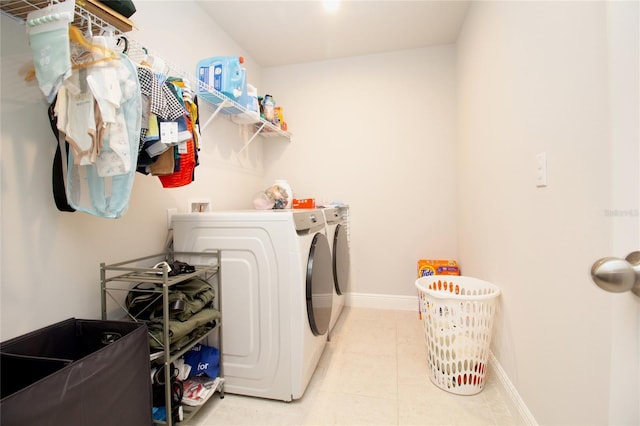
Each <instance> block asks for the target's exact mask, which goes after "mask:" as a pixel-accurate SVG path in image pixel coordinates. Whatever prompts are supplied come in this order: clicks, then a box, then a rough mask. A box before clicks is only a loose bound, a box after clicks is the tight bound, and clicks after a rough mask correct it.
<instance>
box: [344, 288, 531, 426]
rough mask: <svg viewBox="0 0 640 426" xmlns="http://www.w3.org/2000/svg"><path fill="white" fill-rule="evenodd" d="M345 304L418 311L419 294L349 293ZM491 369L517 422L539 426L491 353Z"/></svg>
mask: <svg viewBox="0 0 640 426" xmlns="http://www.w3.org/2000/svg"><path fill="white" fill-rule="evenodd" d="M345 305H346V306H353V307H355V308H370V309H393V310H398V311H416V312H417V311H418V296H396V295H391V294H370V293H347V294H346V295H345ZM489 364H490V365H491V371H492V372H494V373H495V375H496V376H497V378H498V381H499V382H500V388H501V393H502V395H503V397H504V400H505V401H506V402H507V404H508V405H509V407H508V408H509V411H510V412H511V414H512V415H513V416H514V417H517V420H518V421H517V422H516V424H521V425H527V426H538V423H537V422H536V419H535V418H534V417H533V415H532V414H531V412H530V411H529V409H528V408H527V406H526V404H525V403H524V401H523V400H522V398H521V397H520V394H519V393H518V391H517V390H516V388H515V386H513V383H511V380H509V376H507V373H506V371H504V369H503V368H502V366H501V365H500V363H499V362H498V359H497V358H496V357H495V355H493V353H489Z"/></svg>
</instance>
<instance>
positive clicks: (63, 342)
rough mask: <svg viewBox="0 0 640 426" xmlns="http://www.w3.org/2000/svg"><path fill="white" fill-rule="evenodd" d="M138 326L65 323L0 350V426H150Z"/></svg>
mask: <svg viewBox="0 0 640 426" xmlns="http://www.w3.org/2000/svg"><path fill="white" fill-rule="evenodd" d="M150 374H151V373H150V367H149V340H148V336H147V327H146V325H145V324H141V323H135V322H126V321H100V320H81V319H75V318H70V319H68V320H65V321H62V322H59V323H56V324H53V325H50V326H47V327H44V328H41V329H39V330H36V331H33V332H31V333H28V334H25V335H22V336H19V337H15V338H13V339H11V340H8V341H6V342H3V343H0V381H1V383H0V392H1V399H0V424H1V425H2V426H34V425H38V426H89V425H91V426H102V425H104V426H113V425H118V426H144V425H151V424H152V423H153V421H152V411H151V410H152V403H151V381H150Z"/></svg>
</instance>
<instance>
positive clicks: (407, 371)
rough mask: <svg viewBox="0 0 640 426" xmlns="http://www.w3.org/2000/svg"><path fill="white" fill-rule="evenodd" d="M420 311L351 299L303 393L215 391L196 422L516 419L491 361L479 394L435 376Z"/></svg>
mask: <svg viewBox="0 0 640 426" xmlns="http://www.w3.org/2000/svg"><path fill="white" fill-rule="evenodd" d="M427 374H428V370H427V363H426V346H425V342H424V337H423V333H422V323H421V322H420V321H419V320H418V318H417V313H416V312H410V311H392V310H378V309H364V308H350V307H345V308H344V310H343V312H342V315H341V316H340V319H339V320H338V322H337V323H336V325H335V327H334V329H333V332H332V336H331V341H330V342H328V344H327V346H326V348H325V350H324V353H323V355H322V358H321V359H320V362H319V364H318V368H317V369H316V372H315V374H314V376H313V377H312V379H311V382H310V383H309V386H308V387H307V390H306V392H305V394H304V396H303V397H302V399H300V400H297V401H293V402H290V403H286V402H282V401H272V400H266V399H260V398H252V397H245V396H239V395H232V394H229V393H227V394H225V398H224V399H219V398H218V396H217V395H216V396H214V397H213V398H212V399H211V400H210V401H209V402H208V403H207V405H206V406H204V407H203V408H202V409H201V410H200V412H199V413H198V414H197V415H196V416H195V417H194V419H193V420H192V422H191V424H192V425H194V426H214V425H261V426H262V425H513V424H516V423H517V421H516V418H515V417H514V416H512V415H511V413H510V412H509V409H508V405H507V403H506V401H505V399H504V398H503V396H502V394H501V392H500V388H499V383H498V379H497V378H495V377H494V376H492V374H491V369H489V370H488V372H487V376H486V385H485V387H484V389H483V390H482V391H481V392H480V393H478V394H476V395H471V396H461V395H455V394H452V393H449V392H445V391H443V390H441V389H440V388H438V387H436V386H435V385H434V384H432V383H431V381H430V380H429V378H428V376H427Z"/></svg>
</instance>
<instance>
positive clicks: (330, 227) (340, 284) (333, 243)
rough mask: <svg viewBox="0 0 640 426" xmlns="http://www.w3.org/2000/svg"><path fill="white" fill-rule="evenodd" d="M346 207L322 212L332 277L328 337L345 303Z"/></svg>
mask: <svg viewBox="0 0 640 426" xmlns="http://www.w3.org/2000/svg"><path fill="white" fill-rule="evenodd" d="M347 208H348V207H346V206H345V207H328V208H325V209H324V210H323V213H324V216H325V222H326V229H327V239H328V240H329V248H330V249H331V271H332V276H333V303H332V304H333V307H332V309H331V319H330V320H329V335H330V333H331V330H333V327H334V326H335V324H336V322H337V321H338V318H339V317H340V314H341V313H342V309H343V308H344V303H345V294H346V292H347V288H348V286H349V274H350V252H349V239H348V235H347V224H346V222H345V219H344V213H345V211H346V209H347Z"/></svg>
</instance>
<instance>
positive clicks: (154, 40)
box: [0, 1, 264, 340]
mask: <svg viewBox="0 0 640 426" xmlns="http://www.w3.org/2000/svg"><path fill="white" fill-rule="evenodd" d="M136 6H137V9H138V11H137V13H136V15H135V18H136V19H135V22H136V23H137V25H138V28H139V30H138V31H134V32H133V33H131V37H133V38H134V39H135V40H138V41H140V42H142V43H143V44H144V45H145V47H147V48H148V49H149V50H150V51H151V52H153V53H158V54H160V55H161V56H163V57H165V58H166V59H168V60H169V61H171V62H173V63H174V64H175V67H176V68H180V69H181V70H183V71H185V72H187V73H191V72H195V67H196V63H197V61H198V60H199V59H202V58H204V57H208V56H214V55H227V54H244V53H245V52H243V51H242V49H241V48H240V47H238V46H237V45H235V43H234V42H233V41H232V40H230V39H229V38H228V37H227V36H226V35H225V34H224V33H222V32H221V31H220V30H219V28H218V27H217V26H216V25H215V24H214V23H213V22H212V21H211V20H210V19H209V18H207V17H206V15H204V14H203V12H202V10H201V9H200V7H199V6H198V5H197V4H193V3H187V2H147V1H141V2H136ZM176 11H180V13H182V14H184V16H188V17H189V19H188V20H187V21H185V26H184V27H182V28H181V27H178V26H177V25H178V24H179V23H180V22H181V21H180V20H178V19H176ZM1 19H2V22H1V25H0V34H1V43H2V51H1V54H2V79H1V80H2V81H1V84H2V86H1V88H2V92H1V113H0V119H1V123H0V124H1V126H0V128H1V130H0V131H1V153H2V182H1V185H2V204H1V221H2V224H1V228H0V229H1V232H2V251H1V253H2V256H1V265H2V277H1V293H0V296H1V319H2V321H1V322H2V326H1V327H2V328H1V331H0V338H1V339H2V340H6V339H8V338H11V337H13V336H17V335H20V334H23V333H25V332H28V331H31V330H34V329H36V328H39V327H42V326H45V325H48V324H51V323H53V322H56V321H59V320H62V319H66V318H69V317H78V318H98V317H99V316H100V292H99V277H100V275H99V267H100V262H115V261H120V260H125V259H129V258H135V257H140V256H143V255H147V254H153V253H157V252H159V251H161V250H162V248H163V245H164V242H165V239H166V235H167V225H166V222H167V219H166V216H167V213H166V210H167V209H168V208H172V207H176V208H178V209H179V210H181V211H186V209H187V204H188V200H189V199H191V198H196V197H207V198H210V199H211V201H212V202H213V206H214V208H217V209H230V208H249V207H250V206H251V196H252V195H253V194H254V193H255V192H256V191H258V190H259V189H261V188H263V179H262V174H263V169H264V165H263V163H262V161H263V160H262V150H261V145H260V144H255V145H254V146H252V147H251V148H250V149H249V150H247V151H245V152H244V153H243V154H241V155H239V154H238V152H239V151H240V149H241V148H242V146H243V143H244V139H243V137H242V136H241V135H240V134H239V131H240V129H239V128H238V127H237V126H235V125H232V124H231V123H230V122H229V121H227V120H225V119H223V118H216V119H215V121H214V122H213V124H212V125H211V126H210V127H209V128H208V129H207V130H206V131H205V132H204V133H203V146H202V151H201V152H200V154H201V155H200V163H201V165H200V166H199V167H197V168H196V172H195V174H196V181H195V182H194V183H192V184H191V185H189V186H187V187H184V188H175V189H163V188H162V187H161V185H160V181H159V180H158V179H157V178H155V177H152V176H144V175H141V174H137V175H136V178H135V184H134V187H133V192H132V195H131V200H130V204H129V209H128V211H127V212H126V213H125V215H124V216H123V217H122V218H120V219H116V220H110V219H103V218H98V217H93V216H90V215H87V214H84V213H80V212H76V213H61V212H59V211H58V210H56V208H55V204H54V202H53V197H52V195H51V165H52V161H53V154H54V152H55V146H56V140H55V138H54V137H53V134H52V132H51V129H50V127H49V122H48V119H47V111H46V107H47V106H46V103H45V101H44V98H43V96H42V95H41V93H40V91H39V89H38V88H37V86H36V85H35V84H34V83H33V82H31V83H27V82H25V81H23V79H22V76H21V75H19V71H20V69H21V68H23V67H25V66H27V67H28V63H29V61H30V60H31V55H30V50H29V46H28V42H27V37H26V35H25V29H24V26H23V25H20V24H18V23H16V22H15V21H13V20H11V19H9V18H7V17H6V16H4V15H2V17H1ZM196 27H197V28H199V30H198V34H197V39H194V38H191V39H190V38H188V37H186V35H187V34H189V33H190V31H192V29H193V28H196ZM191 34H193V33H192V32H191ZM185 41H190V42H189V43H185ZM196 41H197V43H196ZM203 46H206V48H203ZM245 56H247V55H246V54H245ZM247 59H248V61H247V68H248V70H249V71H250V72H251V74H252V76H253V77H254V79H257V80H258V81H259V79H260V69H259V68H258V67H255V66H254V65H252V61H251V58H247ZM210 114H211V108H209V107H207V106H202V108H201V115H202V117H203V119H206V118H207V117H208V116H209V115H210Z"/></svg>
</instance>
